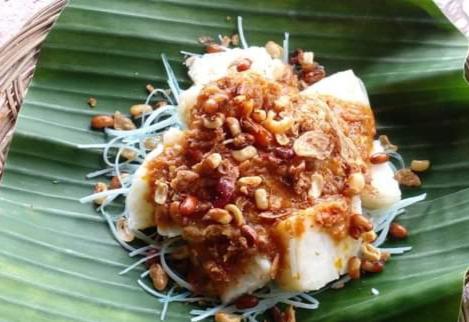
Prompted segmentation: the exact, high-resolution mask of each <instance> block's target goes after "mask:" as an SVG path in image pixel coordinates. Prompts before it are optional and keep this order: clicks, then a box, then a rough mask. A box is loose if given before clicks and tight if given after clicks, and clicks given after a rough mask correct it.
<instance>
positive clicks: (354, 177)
mask: <svg viewBox="0 0 469 322" xmlns="http://www.w3.org/2000/svg"><path fill="white" fill-rule="evenodd" d="M347 186H348V189H347V190H348V193H350V194H351V195H357V194H359V193H360V192H362V190H363V188H365V176H364V175H363V173H361V172H355V173H352V174H351V175H350V176H349V177H348V179H347Z"/></svg>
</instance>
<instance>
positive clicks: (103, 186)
mask: <svg viewBox="0 0 469 322" xmlns="http://www.w3.org/2000/svg"><path fill="white" fill-rule="evenodd" d="M104 191H107V184H105V183H104V182H97V183H96V184H95V186H94V192H95V193H98V192H104ZM104 201H106V197H101V198H96V199H95V200H94V203H95V204H97V205H101V204H103V203H104Z"/></svg>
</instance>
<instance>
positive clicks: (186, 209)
mask: <svg viewBox="0 0 469 322" xmlns="http://www.w3.org/2000/svg"><path fill="white" fill-rule="evenodd" d="M198 204H199V200H198V199H197V198H196V197H194V196H191V195H189V196H187V197H186V198H184V200H183V201H182V202H181V204H180V205H179V213H180V214H181V215H182V216H190V215H192V214H194V213H195V211H196V210H197V206H198Z"/></svg>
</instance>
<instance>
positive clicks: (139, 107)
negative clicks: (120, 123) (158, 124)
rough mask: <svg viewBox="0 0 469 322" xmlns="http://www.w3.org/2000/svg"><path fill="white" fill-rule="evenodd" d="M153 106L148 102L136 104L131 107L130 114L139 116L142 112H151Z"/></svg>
mask: <svg viewBox="0 0 469 322" xmlns="http://www.w3.org/2000/svg"><path fill="white" fill-rule="evenodd" d="M152 111H153V108H152V107H151V106H150V105H148V104H136V105H132V106H131V107H130V114H131V115H132V116H133V117H139V116H140V115H142V114H147V113H151V112H152Z"/></svg>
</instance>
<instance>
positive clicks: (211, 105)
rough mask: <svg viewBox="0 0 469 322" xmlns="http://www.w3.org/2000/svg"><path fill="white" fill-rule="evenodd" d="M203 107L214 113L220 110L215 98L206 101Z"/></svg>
mask: <svg viewBox="0 0 469 322" xmlns="http://www.w3.org/2000/svg"><path fill="white" fill-rule="evenodd" d="M202 107H203V109H204V111H205V112H206V113H209V114H212V113H216V112H217V111H218V107H219V105H218V102H217V101H216V100H215V99H213V98H209V99H207V100H206V101H205V102H204V104H203V105H202Z"/></svg>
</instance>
